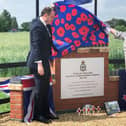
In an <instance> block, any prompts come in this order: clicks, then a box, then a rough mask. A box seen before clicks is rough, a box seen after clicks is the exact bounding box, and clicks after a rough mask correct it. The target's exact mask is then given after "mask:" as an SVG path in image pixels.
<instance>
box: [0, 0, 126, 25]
mask: <svg viewBox="0 0 126 126" xmlns="http://www.w3.org/2000/svg"><path fill="white" fill-rule="evenodd" d="M56 1H58V0H39V9H40V12H41V10H42V9H43V7H45V6H49V5H51V4H52V3H53V2H56ZM97 1H98V8H97V10H98V12H97V16H98V18H99V19H100V20H102V21H107V20H110V19H112V18H118V19H125V20H126V0H97ZM120 1H121V2H120ZM81 7H83V8H86V9H87V10H89V11H90V12H92V13H94V0H93V2H92V3H89V4H85V5H81ZM4 9H7V10H8V11H9V12H10V14H11V16H12V17H13V16H15V17H16V18H17V21H18V24H19V25H20V24H21V23H23V22H29V21H31V20H32V19H33V18H35V16H36V0H0V13H1V12H2V11H3V10H4Z"/></svg>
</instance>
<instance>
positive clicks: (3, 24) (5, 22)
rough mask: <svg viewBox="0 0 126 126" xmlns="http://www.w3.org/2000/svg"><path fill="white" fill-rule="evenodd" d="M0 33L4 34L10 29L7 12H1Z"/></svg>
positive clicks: (9, 17) (9, 18) (9, 16)
mask: <svg viewBox="0 0 126 126" xmlns="http://www.w3.org/2000/svg"><path fill="white" fill-rule="evenodd" d="M0 23H1V31H3V32H6V31H9V30H10V29H11V15H10V13H9V12H8V11H7V10H3V12H2V13H1V15H0Z"/></svg>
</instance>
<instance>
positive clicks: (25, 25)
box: [21, 22, 30, 31]
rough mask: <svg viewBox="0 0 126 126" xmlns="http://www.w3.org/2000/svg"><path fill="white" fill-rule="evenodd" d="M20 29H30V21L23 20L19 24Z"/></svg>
mask: <svg viewBox="0 0 126 126" xmlns="http://www.w3.org/2000/svg"><path fill="white" fill-rule="evenodd" d="M21 27H22V31H29V29H30V22H24V23H22V24H21Z"/></svg>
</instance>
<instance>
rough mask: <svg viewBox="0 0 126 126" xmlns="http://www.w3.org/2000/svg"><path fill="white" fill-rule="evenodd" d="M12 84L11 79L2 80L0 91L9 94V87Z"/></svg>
mask: <svg viewBox="0 0 126 126" xmlns="http://www.w3.org/2000/svg"><path fill="white" fill-rule="evenodd" d="M9 84H10V79H8V80H5V81H1V82H0V91H2V92H4V93H6V94H7V95H9V94H10V90H9V88H8V85H9Z"/></svg>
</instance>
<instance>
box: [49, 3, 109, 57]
mask: <svg viewBox="0 0 126 126" xmlns="http://www.w3.org/2000/svg"><path fill="white" fill-rule="evenodd" d="M55 9H56V16H55V19H54V21H53V23H52V38H53V43H54V45H55V46H56V48H57V49H58V52H56V51H54V49H52V56H51V59H54V58H56V57H62V56H65V55H67V54H68V53H70V52H72V51H75V50H76V49H77V48H79V47H90V46H107V45H108V34H106V32H105V28H106V25H105V24H104V23H103V22H102V21H100V20H99V19H98V18H97V17H96V16H94V15H93V14H92V13H90V12H89V11H87V10H86V9H84V8H81V7H79V6H76V5H72V4H66V3H64V2H57V3H55Z"/></svg>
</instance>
